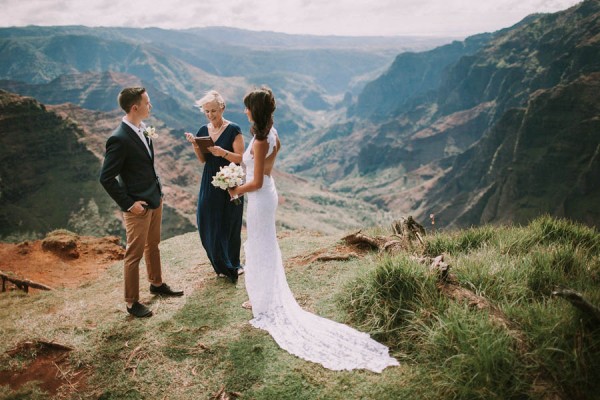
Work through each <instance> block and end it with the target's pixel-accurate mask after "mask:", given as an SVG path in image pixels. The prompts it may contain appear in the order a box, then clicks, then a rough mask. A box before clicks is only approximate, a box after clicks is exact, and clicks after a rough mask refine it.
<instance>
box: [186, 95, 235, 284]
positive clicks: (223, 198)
mask: <svg viewBox="0 0 600 400" xmlns="http://www.w3.org/2000/svg"><path fill="white" fill-rule="evenodd" d="M196 105H197V106H199V107H200V108H201V109H202V111H203V112H204V115H205V116H206V118H207V120H208V124H206V125H203V126H202V127H201V128H200V130H198V133H197V134H196V137H201V136H210V137H211V138H212V140H213V141H214V142H215V145H214V146H212V147H209V148H208V151H209V153H202V151H201V150H200V148H199V147H198V145H197V144H196V142H195V141H194V135H193V134H191V133H189V132H186V133H185V136H186V138H187V140H188V141H189V142H191V143H192V145H193V146H194V153H196V157H197V158H198V160H200V162H201V163H204V171H203V172H202V181H201V182H200V193H199V195H198V210H197V213H196V220H197V224H198V232H199V233H200V240H201V241H202V246H203V247H204V249H205V250H206V255H207V256H208V259H209V260H210V262H211V264H212V266H213V268H214V270H215V272H216V273H217V275H218V276H226V277H228V278H229V279H230V281H231V282H232V283H236V282H237V279H238V274H241V273H243V269H242V268H241V265H240V248H241V230H242V213H243V209H244V206H243V201H242V203H240V204H235V203H234V202H232V201H230V200H231V199H230V197H229V193H228V192H227V191H226V190H222V189H219V188H217V187H215V186H213V185H212V184H211V182H212V179H213V176H215V175H216V173H217V172H218V171H219V169H220V168H221V167H222V166H225V165H229V164H230V163H232V162H233V163H236V164H239V163H241V162H242V154H243V153H244V138H243V136H242V131H241V129H240V127H239V126H238V125H237V124H235V123H233V122H231V121H227V120H226V119H224V118H223V112H224V111H225V101H224V100H223V97H222V96H221V95H220V94H219V93H218V92H217V91H214V90H211V91H209V92H207V93H206V95H205V96H204V97H202V98H201V99H200V100H198V101H197V102H196Z"/></svg>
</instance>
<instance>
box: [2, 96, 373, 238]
mask: <svg viewBox="0 0 600 400" xmlns="http://www.w3.org/2000/svg"><path fill="white" fill-rule="evenodd" d="M121 116H122V113H121V112H111V113H106V112H100V111H91V110H86V109H82V108H80V107H78V106H75V105H73V104H63V105H57V106H45V105H43V104H41V103H39V102H37V101H36V100H34V99H32V98H29V97H23V96H19V95H16V94H13V93H9V92H5V91H1V90H0V131H1V132H2V135H0V240H4V241H19V240H24V239H34V238H39V237H43V236H44V235H45V234H46V233H48V232H50V231H52V230H54V229H58V228H66V229H69V230H72V231H74V232H77V233H79V234H85V235H97V236H98V235H99V236H103V235H119V236H123V234H124V231H123V227H122V223H121V221H120V218H119V217H120V213H119V212H118V208H117V206H116V205H115V204H114V202H113V200H112V199H111V198H110V197H108V195H107V194H106V193H105V191H104V189H103V188H102V187H101V185H100V184H99V182H98V174H99V171H100V167H101V163H102V160H103V157H104V146H105V143H106V139H107V138H108V136H109V135H110V134H111V132H112V131H113V130H114V129H115V127H116V126H117V124H118V123H119V122H120V119H121ZM147 122H148V123H151V124H153V125H155V126H156V127H157V130H158V133H159V137H158V138H157V139H155V140H156V163H157V171H158V173H159V175H160V176H161V180H162V181H163V188H164V192H165V197H164V201H165V207H164V217H163V232H162V233H163V237H165V238H168V237H172V236H175V235H178V234H181V233H185V232H190V231H195V230H196V227H195V221H196V202H197V199H198V195H197V192H198V187H199V181H200V176H201V174H202V165H201V164H200V163H199V162H198V161H197V160H196V158H195V155H194V154H193V152H192V150H191V146H190V145H189V144H188V143H187V141H185V139H184V135H183V131H182V130H170V129H169V128H167V127H166V126H165V124H164V122H162V121H160V120H159V119H156V118H155V117H151V118H150V119H148V121H147ZM276 179H277V182H278V187H279V192H280V194H281V195H282V201H283V204H282V205H281V207H280V211H279V213H278V214H279V217H278V223H279V224H280V226H281V227H282V228H284V229H307V230H314V231H320V232H324V233H339V232H342V231H343V230H344V229H350V228H356V227H359V226H362V225H363V224H365V223H367V224H371V223H374V222H375V221H376V218H377V212H376V209H375V207H374V206H371V205H368V204H366V203H364V202H362V201H360V200H354V199H351V198H348V197H345V196H343V195H339V194H335V193H329V192H328V191H327V190H323V188H320V187H319V186H316V185H314V184H312V183H311V182H308V181H306V180H304V179H301V178H298V177H295V176H292V175H289V174H286V173H283V172H280V171H277V172H276ZM306 213H310V214H312V215H315V216H318V217H317V218H306Z"/></svg>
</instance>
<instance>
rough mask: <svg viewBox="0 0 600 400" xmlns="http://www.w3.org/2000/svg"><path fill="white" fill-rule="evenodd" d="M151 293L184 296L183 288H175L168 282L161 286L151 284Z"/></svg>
mask: <svg viewBox="0 0 600 400" xmlns="http://www.w3.org/2000/svg"><path fill="white" fill-rule="evenodd" d="M150 293H152V294H156V295H159V296H183V290H173V289H171V288H170V287H169V285H167V284H166V283H163V284H162V285H160V286H154V285H150Z"/></svg>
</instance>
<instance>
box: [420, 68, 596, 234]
mask: <svg viewBox="0 0 600 400" xmlns="http://www.w3.org/2000/svg"><path fill="white" fill-rule="evenodd" d="M599 92H600V72H598V73H593V74H589V75H584V76H582V77H581V78H579V79H577V80H576V81H574V82H572V83H569V84H566V85H557V86H555V87H553V88H551V89H545V90H544V89H540V90H539V91H537V92H535V93H534V94H533V95H532V96H531V98H530V100H529V102H528V104H527V106H526V107H525V108H518V109H512V110H510V111H509V112H507V113H505V115H504V117H503V118H502V120H500V121H499V122H498V124H497V125H496V126H495V127H494V129H493V130H492V131H491V132H490V134H489V135H487V136H486V137H484V138H483V139H482V140H481V141H480V143H478V145H477V146H474V147H473V148H471V149H469V150H468V151H466V152H465V153H463V154H461V155H459V156H457V158H456V161H455V162H454V164H453V165H452V167H451V168H450V169H449V171H448V172H446V173H445V174H444V176H443V177H442V178H440V179H439V181H438V182H437V184H436V185H435V186H433V187H432V188H431V190H429V191H427V192H426V193H425V194H424V195H423V202H422V204H421V205H420V206H419V209H418V212H419V217H420V218H421V219H422V220H426V218H427V215H429V213H435V215H436V219H437V220H438V221H440V222H441V223H443V224H445V225H462V226H465V225H479V224H483V223H487V222H496V221H513V222H516V223H527V222H528V221H530V220H531V219H532V218H534V217H535V216H537V215H539V214H541V213H548V214H552V215H557V216H560V217H568V218H570V219H573V220H577V221H581V222H585V223H586V224H589V225H596V226H598V225H599V223H600V208H599V207H598V204H600V186H599V185H598V184H597V183H598V181H599V179H600V117H599V116H600V103H599V102H598V93H599ZM449 199H451V201H450V200H449Z"/></svg>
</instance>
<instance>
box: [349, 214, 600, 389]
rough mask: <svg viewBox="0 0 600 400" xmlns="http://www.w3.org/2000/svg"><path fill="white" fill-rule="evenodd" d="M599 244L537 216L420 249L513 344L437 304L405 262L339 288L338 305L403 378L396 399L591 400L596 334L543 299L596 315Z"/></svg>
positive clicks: (461, 311)
mask: <svg viewBox="0 0 600 400" xmlns="http://www.w3.org/2000/svg"><path fill="white" fill-rule="evenodd" d="M599 239H600V235H599V234H598V233H597V232H596V231H595V230H594V229H591V228H588V227H585V226H582V225H579V224H574V223H571V222H569V221H566V220H560V219H553V218H550V217H547V216H545V217H541V218H538V219H536V220H534V221H533V222H532V223H531V224H530V225H528V226H525V227H491V226H483V227H478V228H471V229H466V230H461V231H455V232H447V233H437V234H435V235H432V236H427V237H426V243H425V246H424V247H423V250H422V252H423V255H426V256H429V257H434V256H437V255H439V254H445V258H444V260H445V261H446V262H448V263H449V264H450V265H451V272H452V273H453V274H454V275H455V276H456V277H457V279H458V283H459V285H460V286H461V287H463V288H467V289H469V290H471V291H472V292H474V293H475V294H477V295H480V296H483V297H485V298H486V299H487V300H488V301H490V302H491V303H492V304H493V305H495V306H496V307H497V308H498V309H499V310H501V311H502V312H503V313H504V314H505V316H506V317H507V319H508V321H510V323H511V326H513V329H517V330H518V332H519V334H520V336H519V335H515V333H514V332H513V331H510V330H508V329H507V328H506V327H505V326H502V325H501V324H498V323H497V322H495V319H494V318H490V316H489V314H488V311H486V310H477V309H476V308H472V307H470V306H469V305H467V304H461V303H457V302H456V301H454V300H450V299H448V298H445V297H444V296H443V295H442V294H441V293H439V292H438V291H437V290H436V286H435V285H436V283H435V277H434V275H433V274H431V273H429V272H428V267H427V266H426V265H421V264H418V262H417V261H414V258H410V257H408V255H407V254H398V255H395V256H393V257H383V258H381V259H380V260H379V261H378V262H377V263H376V267H375V268H374V269H372V270H370V271H369V272H366V273H365V274H363V276H360V277H358V278H356V279H355V280H354V281H351V282H350V283H349V284H347V287H346V289H345V290H344V291H343V292H341V294H340V298H339V304H340V306H341V307H345V309H346V313H347V315H348V320H349V321H350V322H351V323H353V324H356V325H358V326H361V327H362V328H363V329H366V330H369V331H371V332H374V333H376V335H377V337H378V338H379V339H381V340H384V341H385V342H386V343H387V344H388V345H390V346H391V348H392V349H395V350H396V351H401V352H402V360H403V361H404V362H410V364H411V366H414V367H415V370H414V376H413V377H412V378H411V379H409V380H407V384H406V385H405V386H404V387H403V388H402V389H399V391H398V393H399V396H400V393H401V394H402V396H403V397H405V398H451V399H463V398H468V399H490V398H493V399H508V398H511V399H513V398H514V399H520V398H523V399H529V398H543V397H544V394H546V395H547V394H548V393H561V394H562V395H563V396H566V398H574V399H580V398H581V399H583V398H594V396H597V393H598V389H599V388H600V384H599V383H597V382H600V368H599V365H600V361H599V360H600V323H599V321H594V320H593V319H592V318H591V317H590V316H589V315H585V314H584V313H582V312H581V311H579V310H578V309H576V308H574V307H573V306H572V305H571V304H570V303H568V302H566V301H565V300H563V299H560V298H556V297H553V296H552V295H551V293H552V291H553V290H554V289H556V288H557V287H568V288H571V289H575V290H577V291H579V292H580V293H582V294H583V295H584V296H585V297H586V299H588V300H589V301H590V302H592V304H595V305H600V291H599V290H598V287H599V286H600V273H599V271H600V247H599V246H598V243H599ZM415 255H419V254H415ZM514 327H516V328H514ZM521 338H523V339H522V340H523V342H521ZM540 381H543V382H544V384H545V386H543V388H542V389H540V388H539V387H537V386H539V382H540Z"/></svg>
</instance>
